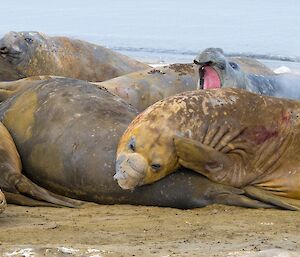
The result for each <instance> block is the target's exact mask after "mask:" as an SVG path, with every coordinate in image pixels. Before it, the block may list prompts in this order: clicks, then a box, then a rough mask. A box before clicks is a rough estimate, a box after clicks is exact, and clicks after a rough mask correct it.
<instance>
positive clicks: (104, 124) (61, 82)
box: [0, 78, 273, 208]
mask: <svg viewBox="0 0 300 257" xmlns="http://www.w3.org/2000/svg"><path fill="white" fill-rule="evenodd" d="M137 113H138V112H137V111H136V109H134V108H133V107H132V106H130V105H128V104H127V103H126V102H124V101H123V100H122V99H121V98H119V97H117V96H115V95H113V94H111V93H109V92H107V91H106V90H105V89H104V88H97V87H95V86H94V85H93V84H90V83H88V82H84V81H80V80H75V79H69V78H48V79H45V80H41V81H38V82H35V83H33V84H31V85H30V86H27V87H24V88H23V89H21V90H17V92H16V93H15V94H14V95H13V96H11V97H10V98H8V99H7V100H6V101H4V102H3V103H2V104H1V107H0V116H1V120H2V122H3V124H4V125H5V126H6V128H7V129H8V131H9V132H10V134H11V136H12V138H13V140H14V142H15V144H16V148H17V149H18V152H19V155H20V158H21V161H22V165H23V174H24V176H27V177H28V178H30V179H31V181H33V182H34V183H36V184H37V185H39V186H42V187H43V188H46V189H48V190H49V191H52V192H55V193H57V194H59V195H63V196H69V197H72V198H77V199H80V200H86V201H93V202H96V203H103V204H116V203H126V204H142V205H155V206H169V207H176V208H194V207H202V206H205V205H208V204H211V203H224V204H231V205H238V206H246V207H267V208H271V207H273V206H272V205H269V204H265V203H262V202H259V201H256V200H254V199H251V198H249V197H247V196H246V195H245V193H244V191H243V190H240V189H237V188H233V187H231V186H225V185H219V184H217V183H214V182H212V181H209V180H208V179H206V178H205V177H203V176H201V175H199V174H196V173H194V172H191V171H186V170H185V171H184V172H182V171H178V172H175V173H174V174H172V175H170V176H168V177H166V178H165V179H163V180H161V181H159V183H155V184H153V185H146V186H144V187H140V188H137V189H136V190H134V191H124V190H122V189H121V188H120V187H119V186H118V184H117V182H116V181H115V180H114V179H113V174H114V172H115V152H116V148H117V144H118V141H119V139H120V137H121V135H122V133H123V132H124V131H125V129H126V128H127V126H128V125H129V123H130V122H131V120H132V119H133V118H134V117H135V116H136V115H137ZM4 149H7V147H5V148H4ZM6 160H7V158H4V160H3V161H6ZM4 181H7V180H4ZM0 182H1V179H0ZM10 185H11V184H10ZM10 188H11V187H10ZM5 191H6V190H5ZM182 192H184V194H183V193H182ZM8 197H10V194H7V199H8V202H10V201H9V199H10V198H8ZM26 203H27V202H26Z"/></svg>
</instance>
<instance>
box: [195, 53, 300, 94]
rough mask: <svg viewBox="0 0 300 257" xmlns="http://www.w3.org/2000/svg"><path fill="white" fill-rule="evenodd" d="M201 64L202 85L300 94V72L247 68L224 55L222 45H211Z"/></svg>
mask: <svg viewBox="0 0 300 257" xmlns="http://www.w3.org/2000/svg"><path fill="white" fill-rule="evenodd" d="M194 62H195V63H197V64H198V67H199V84H198V88H200V89H210V88H222V87H233V88H241V89H245V90H247V91H250V92H253V93H257V94H261V95H269V96H275V97H284V98H290V99H299V98H300V76H299V75H297V74H288V73H287V74H268V73H267V74H266V73H264V72H261V70H262V69H263V67H262V68H261V67H258V68H257V69H254V70H252V71H251V70H250V72H249V71H248V72H247V71H245V70H243V69H242V68H241V67H240V65H239V64H238V63H237V62H234V61H232V60H230V59H228V58H226V57H225V56H224V53H223V51H222V50H221V49H219V48H208V49H206V50H204V51H203V52H202V53H200V54H199V56H197V57H196V58H195V60H194Z"/></svg>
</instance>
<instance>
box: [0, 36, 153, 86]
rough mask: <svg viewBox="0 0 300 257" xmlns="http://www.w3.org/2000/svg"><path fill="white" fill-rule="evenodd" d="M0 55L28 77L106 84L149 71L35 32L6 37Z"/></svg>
mask: <svg viewBox="0 0 300 257" xmlns="http://www.w3.org/2000/svg"><path fill="white" fill-rule="evenodd" d="M0 55H1V56H2V57H3V58H4V59H6V61H7V62H8V63H10V64H11V65H13V66H14V67H15V70H16V71H17V72H20V73H22V74H23V75H24V76H25V77H30V76H36V75H56V76H65V77H71V78H78V79H82V80H88V81H104V80H107V79H111V78H114V77H118V76H121V75H124V74H127V73H130V72H134V71H138V70H143V69H147V68H149V66H148V65H146V64H144V63H141V62H138V61H136V60H133V59H131V58H129V57H127V56H124V55H122V54H119V53H117V52H114V51H112V50H110V49H107V48H105V47H102V46H99V45H95V44H91V43H88V42H84V41H81V40H76V39H70V38H67V37H49V36H47V35H45V34H42V33H39V32H34V31H29V32H26V31H23V32H9V33H7V34H5V35H4V37H3V38H2V39H1V40H0Z"/></svg>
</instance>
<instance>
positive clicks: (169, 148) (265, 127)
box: [115, 88, 300, 200]
mask: <svg viewBox="0 0 300 257" xmlns="http://www.w3.org/2000/svg"><path fill="white" fill-rule="evenodd" d="M299 116H300V103H299V102H298V101H292V100H287V99H278V98H272V97H267V96H259V95H256V94H253V93H250V92H247V91H244V90H239V89H231V88H227V89H221V90H220V89H219V90H197V91H191V92H185V93H181V94H178V95H176V96H173V97H170V98H167V99H165V100H163V101H160V102H158V103H156V104H154V105H152V106H150V107H149V108H148V109H146V110H145V111H144V112H143V113H142V114H140V115H139V116H138V117H137V118H136V119H134V120H133V122H132V123H131V124H130V125H129V127H128V128H127V130H126V132H125V133H124V134H123V136H122V138H121V140H120V142H119V145H118V150H117V160H116V175H115V178H116V179H118V183H119V185H120V186H121V187H122V188H124V189H132V188H135V187H136V186H138V185H143V184H150V183H153V182H155V181H157V180H159V179H161V178H163V177H165V176H167V175H168V174H170V173H172V172H174V171H175V170H176V169H177V168H178V167H182V166H184V167H186V168H190V169H192V170H194V171H196V172H199V173H201V174H202V175H204V176H206V177H208V178H209V179H211V180H213V181H215V182H218V183H222V184H226V185H230V186H234V187H239V188H244V187H246V186H250V185H251V186H254V187H255V188H260V189H264V190H266V191H269V192H272V193H273V194H274V195H277V196H283V197H287V198H292V199H298V200H299V199H300V167H299V162H300V155H299V152H300V135H299V133H300V132H299V131H300V130H299V128H300V124H299V121H300V118H299Z"/></svg>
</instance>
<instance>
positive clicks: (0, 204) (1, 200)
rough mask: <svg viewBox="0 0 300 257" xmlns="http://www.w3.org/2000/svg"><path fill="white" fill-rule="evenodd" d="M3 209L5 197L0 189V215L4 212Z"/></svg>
mask: <svg viewBox="0 0 300 257" xmlns="http://www.w3.org/2000/svg"><path fill="white" fill-rule="evenodd" d="M5 208H6V200H5V196H4V194H3V193H2V192H1V189H0V213H2V212H4V210H5Z"/></svg>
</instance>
